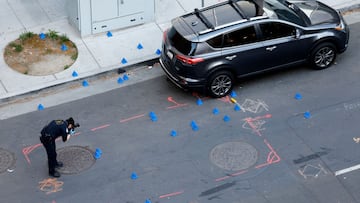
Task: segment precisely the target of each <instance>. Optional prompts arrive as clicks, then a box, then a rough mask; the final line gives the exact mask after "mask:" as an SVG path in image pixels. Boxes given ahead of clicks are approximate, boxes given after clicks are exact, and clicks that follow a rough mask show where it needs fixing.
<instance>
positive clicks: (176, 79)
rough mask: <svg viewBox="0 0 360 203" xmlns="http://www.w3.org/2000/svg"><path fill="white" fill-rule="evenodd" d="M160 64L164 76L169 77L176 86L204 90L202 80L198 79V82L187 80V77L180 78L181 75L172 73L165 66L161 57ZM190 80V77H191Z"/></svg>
mask: <svg viewBox="0 0 360 203" xmlns="http://www.w3.org/2000/svg"><path fill="white" fill-rule="evenodd" d="M159 62H160V66H161V68H162V69H163V70H164V72H165V74H166V76H167V77H168V78H169V80H170V81H171V82H172V83H174V84H175V85H176V86H178V87H179V88H181V89H184V90H190V89H191V90H204V89H205V86H206V85H205V83H204V82H203V80H199V81H198V82H189V81H187V80H190V79H187V78H182V77H181V76H178V75H175V74H172V73H171V71H169V67H167V66H166V64H165V63H164V61H163V59H162V58H161V57H160V58H159ZM191 80H192V79H191Z"/></svg>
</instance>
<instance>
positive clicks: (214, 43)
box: [207, 35, 223, 48]
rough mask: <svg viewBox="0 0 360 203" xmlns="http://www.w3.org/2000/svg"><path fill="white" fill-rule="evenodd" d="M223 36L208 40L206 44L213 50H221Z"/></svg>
mask: <svg viewBox="0 0 360 203" xmlns="http://www.w3.org/2000/svg"><path fill="white" fill-rule="evenodd" d="M222 40H223V35H220V36H216V37H214V38H212V39H209V40H208V41H207V43H208V44H209V45H210V46H212V47H214V48H222Z"/></svg>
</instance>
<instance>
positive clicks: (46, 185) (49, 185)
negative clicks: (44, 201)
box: [39, 178, 64, 195]
mask: <svg viewBox="0 0 360 203" xmlns="http://www.w3.org/2000/svg"><path fill="white" fill-rule="evenodd" d="M63 185H64V182H62V181H58V180H57V179H56V178H48V179H45V180H43V181H40V182H39V188H40V190H41V191H43V192H46V194H47V195H48V194H51V193H54V192H59V191H61V190H62V188H61V187H62V186H63Z"/></svg>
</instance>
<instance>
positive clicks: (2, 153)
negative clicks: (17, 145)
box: [0, 148, 15, 173]
mask: <svg viewBox="0 0 360 203" xmlns="http://www.w3.org/2000/svg"><path fill="white" fill-rule="evenodd" d="M14 165H15V156H14V154H13V153H11V152H9V151H7V150H5V149H2V148H0V173H3V172H5V171H6V170H7V169H11V168H12V167H14Z"/></svg>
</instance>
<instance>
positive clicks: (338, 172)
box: [335, 164, 360, 176]
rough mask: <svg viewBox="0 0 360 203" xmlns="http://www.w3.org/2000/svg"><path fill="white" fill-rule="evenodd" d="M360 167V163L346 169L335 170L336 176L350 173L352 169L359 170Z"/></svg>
mask: <svg viewBox="0 0 360 203" xmlns="http://www.w3.org/2000/svg"><path fill="white" fill-rule="evenodd" d="M358 169H360V164H358V165H355V166H351V167H349V168H345V169H342V170H338V171H335V176H338V175H343V174H345V173H349V172H351V171H355V170H358Z"/></svg>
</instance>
